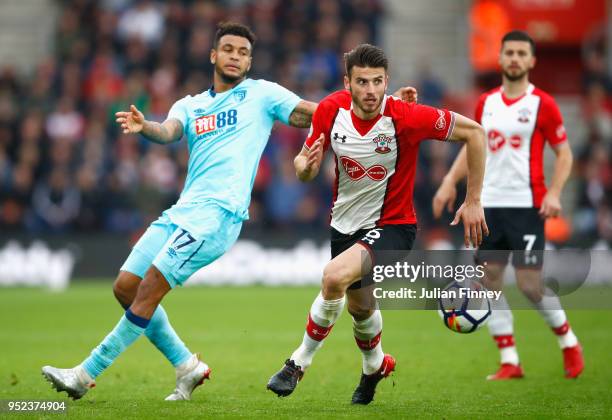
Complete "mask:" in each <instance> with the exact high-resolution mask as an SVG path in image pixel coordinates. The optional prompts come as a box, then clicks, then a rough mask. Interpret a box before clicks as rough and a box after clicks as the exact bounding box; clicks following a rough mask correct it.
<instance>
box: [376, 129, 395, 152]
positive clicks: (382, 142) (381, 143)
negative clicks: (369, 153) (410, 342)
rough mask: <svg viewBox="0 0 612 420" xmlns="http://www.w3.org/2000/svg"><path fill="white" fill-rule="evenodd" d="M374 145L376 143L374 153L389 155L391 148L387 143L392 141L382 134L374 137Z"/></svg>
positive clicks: (391, 138)
mask: <svg viewBox="0 0 612 420" xmlns="http://www.w3.org/2000/svg"><path fill="white" fill-rule="evenodd" d="M373 141H374V143H376V149H374V151H375V152H376V153H382V154H385V153H389V152H390V151H391V148H390V147H389V143H391V142H392V141H393V137H389V136H385V135H384V134H379V135H377V136H376V137H374V140H373Z"/></svg>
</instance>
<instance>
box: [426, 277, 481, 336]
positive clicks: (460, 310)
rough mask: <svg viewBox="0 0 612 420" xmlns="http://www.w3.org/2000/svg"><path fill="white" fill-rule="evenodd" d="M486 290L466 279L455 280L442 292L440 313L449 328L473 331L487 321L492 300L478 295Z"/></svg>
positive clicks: (463, 331) (465, 331)
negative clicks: (461, 280)
mask: <svg viewBox="0 0 612 420" xmlns="http://www.w3.org/2000/svg"><path fill="white" fill-rule="evenodd" d="M482 291H485V289H484V287H483V286H482V285H481V284H480V283H478V282H476V281H473V280H472V281H470V280H465V281H463V282H458V281H453V282H452V283H451V284H449V285H448V286H446V288H445V289H444V290H443V291H441V292H440V297H439V298H438V306H439V310H438V313H439V314H440V317H441V318H442V322H444V325H446V327H447V328H449V329H450V330H453V331H455V332H458V333H463V334H467V333H471V332H474V331H476V330H477V329H478V328H480V327H482V326H483V325H484V324H486V323H487V321H488V319H489V317H490V316H491V302H489V299H488V298H487V297H486V296H484V297H472V296H476V295H477V294H479V293H477V292H482Z"/></svg>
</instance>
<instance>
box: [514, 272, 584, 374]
mask: <svg viewBox="0 0 612 420" xmlns="http://www.w3.org/2000/svg"><path fill="white" fill-rule="evenodd" d="M516 281H517V284H518V287H519V289H520V290H521V292H523V294H524V295H525V296H526V297H527V298H528V299H529V300H530V301H531V302H532V303H533V305H534V306H535V307H536V309H537V310H538V312H539V313H540V315H541V316H542V318H544V321H545V322H546V324H547V325H548V326H549V327H550V328H551V330H552V331H553V332H554V333H555V335H556V336H557V340H558V342H559V347H560V348H561V351H562V352H563V368H564V371H565V377H566V378H577V377H578V376H579V375H580V374H581V373H582V371H583V369H584V358H583V356H582V347H581V346H580V343H579V342H578V338H577V337H576V335H575V334H574V332H573V331H572V329H571V328H570V325H569V323H568V321H567V315H566V314H565V311H564V310H563V309H562V308H561V302H560V301H559V298H558V297H557V296H556V295H554V294H552V293H545V290H544V287H543V284H542V272H541V270H539V269H528V268H521V269H517V270H516Z"/></svg>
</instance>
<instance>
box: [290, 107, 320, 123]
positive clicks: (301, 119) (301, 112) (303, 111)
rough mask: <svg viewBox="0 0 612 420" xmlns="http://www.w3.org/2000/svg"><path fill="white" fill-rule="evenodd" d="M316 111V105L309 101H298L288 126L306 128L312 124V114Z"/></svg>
mask: <svg viewBox="0 0 612 420" xmlns="http://www.w3.org/2000/svg"><path fill="white" fill-rule="evenodd" d="M316 109H317V104H316V103H314V102H309V101H300V102H299V103H298V104H297V105H296V107H295V109H294V110H293V112H292V113H291V115H290V116H289V125H291V126H293V127H298V128H308V127H310V123H311V122H312V114H314V112H315V110H316Z"/></svg>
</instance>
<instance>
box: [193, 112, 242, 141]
mask: <svg viewBox="0 0 612 420" xmlns="http://www.w3.org/2000/svg"><path fill="white" fill-rule="evenodd" d="M237 122H238V111H237V110H235V109H230V110H229V111H221V112H219V113H218V114H215V115H203V116H201V117H198V118H196V120H195V130H196V134H197V135H200V134H205V133H210V132H211V131H215V130H217V129H219V128H224V127H226V126H232V125H236V123H237Z"/></svg>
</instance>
